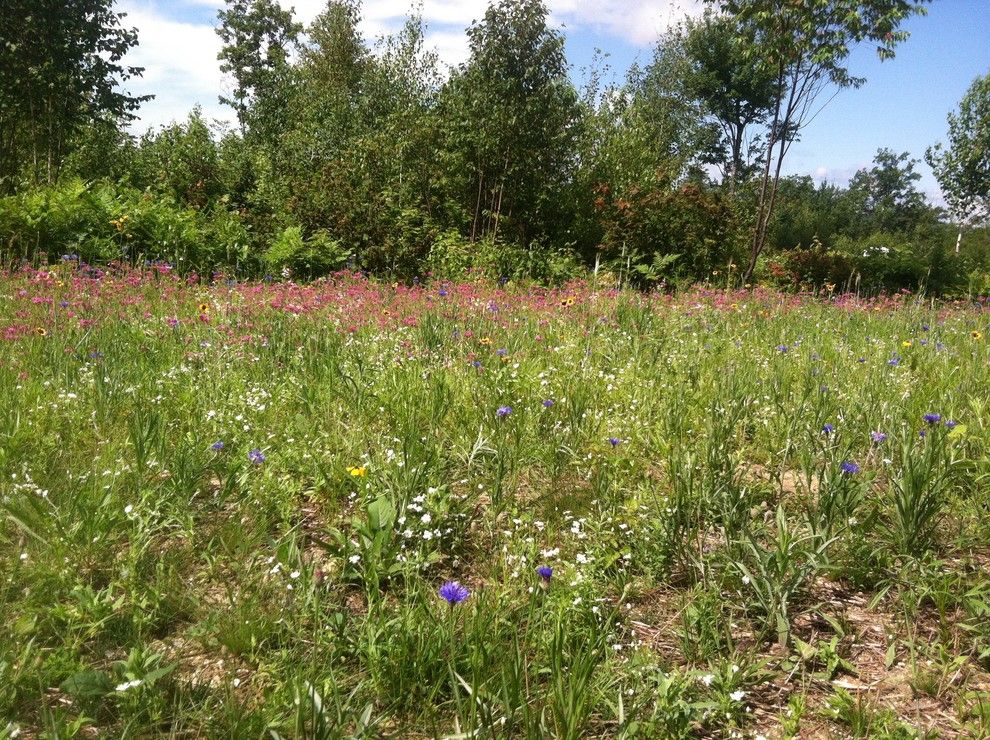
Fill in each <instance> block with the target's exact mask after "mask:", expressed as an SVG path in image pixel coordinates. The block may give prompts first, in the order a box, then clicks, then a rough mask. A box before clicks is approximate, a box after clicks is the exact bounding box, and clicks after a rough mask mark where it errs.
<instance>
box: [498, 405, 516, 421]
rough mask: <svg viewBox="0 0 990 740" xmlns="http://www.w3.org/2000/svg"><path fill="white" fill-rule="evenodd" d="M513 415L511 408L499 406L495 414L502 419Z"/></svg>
mask: <svg viewBox="0 0 990 740" xmlns="http://www.w3.org/2000/svg"><path fill="white" fill-rule="evenodd" d="M511 413H512V407H511V406H499V407H498V411H496V412H495V414H496V415H497V416H498V417H499V418H500V419H504V418H505V417H506V416H508V415H509V414H511Z"/></svg>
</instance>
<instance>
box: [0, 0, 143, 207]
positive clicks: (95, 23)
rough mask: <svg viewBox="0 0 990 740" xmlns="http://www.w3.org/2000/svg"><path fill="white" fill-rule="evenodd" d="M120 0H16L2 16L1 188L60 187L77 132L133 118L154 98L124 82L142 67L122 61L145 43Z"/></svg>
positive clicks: (0, 31)
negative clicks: (128, 23)
mask: <svg viewBox="0 0 990 740" xmlns="http://www.w3.org/2000/svg"><path fill="white" fill-rule="evenodd" d="M124 16H125V14H122V13H118V12H116V10H115V9H114V3H113V2H112V0H82V1H81V2H75V3H72V4H70V5H66V4H65V3H61V2H54V1H52V0H42V1H41V2H39V1H38V0H8V1H7V2H5V3H4V9H3V14H2V16H0V193H6V192H10V191H11V190H13V189H14V188H15V187H16V186H18V185H19V184H20V181H21V178H24V179H25V180H26V181H27V182H28V183H31V184H38V183H48V184H52V183H54V182H55V180H56V179H57V178H58V175H59V172H60V170H61V168H62V165H63V164H64V162H65V159H66V156H67V155H68V153H69V152H70V151H72V149H73V148H74V145H75V144H76V141H75V139H76V137H77V136H78V135H79V134H80V133H81V132H82V131H83V130H84V129H85V128H86V127H87V126H92V125H107V126H116V125H117V124H119V123H120V122H126V121H128V120H130V119H132V118H133V111H134V110H135V109H136V108H137V107H138V105H139V104H140V103H141V102H142V101H144V100H148V99H149V98H148V97H134V96H131V95H128V94H127V93H125V92H122V91H120V90H119V89H118V86H119V85H120V84H121V83H123V82H126V81H127V80H128V79H130V78H132V77H135V76H140V74H141V72H142V69H141V68H140V67H133V66H129V65H124V64H121V61H122V60H123V58H124V55H125V54H126V53H127V51H128V50H129V49H131V48H132V47H134V46H135V45H136V44H137V33H136V32H135V30H134V29H127V28H124V27H122V25H121V20H122V19H123V18H124Z"/></svg>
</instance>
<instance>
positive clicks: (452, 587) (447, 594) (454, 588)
mask: <svg viewBox="0 0 990 740" xmlns="http://www.w3.org/2000/svg"><path fill="white" fill-rule="evenodd" d="M470 595H471V592H470V591H469V590H468V588H467V586H462V585H461V582H460V581H447V582H446V583H445V584H443V585H442V586H441V587H440V598H441V599H443V600H444V601H446V602H447V603H448V604H450V605H451V606H453V605H454V604H460V603H461V602H462V601H464V600H465V599H466V598H467V597H468V596H470Z"/></svg>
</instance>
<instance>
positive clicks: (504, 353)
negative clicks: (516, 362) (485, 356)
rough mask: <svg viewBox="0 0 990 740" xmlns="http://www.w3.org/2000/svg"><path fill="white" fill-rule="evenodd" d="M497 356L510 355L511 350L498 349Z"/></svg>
mask: <svg viewBox="0 0 990 740" xmlns="http://www.w3.org/2000/svg"><path fill="white" fill-rule="evenodd" d="M495 354H497V355H498V356H499V357H505V356H506V355H507V354H509V350H507V349H497V350H495Z"/></svg>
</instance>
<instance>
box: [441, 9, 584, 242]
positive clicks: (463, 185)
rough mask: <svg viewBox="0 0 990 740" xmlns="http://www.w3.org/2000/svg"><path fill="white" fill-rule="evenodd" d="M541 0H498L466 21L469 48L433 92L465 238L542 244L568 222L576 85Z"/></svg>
mask: <svg viewBox="0 0 990 740" xmlns="http://www.w3.org/2000/svg"><path fill="white" fill-rule="evenodd" d="M548 17H549V13H548V10H547V8H546V5H545V4H544V3H543V0H499V1H498V2H495V3H493V4H492V5H491V6H489V8H488V10H487V11H486V12H485V16H484V18H483V19H482V20H480V21H477V22H475V23H474V24H473V25H472V26H471V27H470V28H469V29H468V37H469V41H470V47H471V56H470V58H469V59H468V61H467V62H466V63H465V64H464V65H463V66H462V67H461V68H460V69H458V70H456V71H454V73H453V74H452V76H451V78H450V80H449V82H448V83H447V85H445V86H444V89H443V91H442V93H441V98H440V101H439V110H440V116H441V121H442V125H443V129H442V136H443V137H444V145H443V146H444V154H445V158H447V161H445V162H444V164H445V166H446V168H447V170H448V173H449V175H448V177H450V182H449V185H448V187H450V194H451V197H452V198H453V199H454V201H455V202H457V203H458V204H459V207H460V210H461V211H462V212H463V213H465V214H469V219H470V221H469V222H468V223H465V224H464V225H463V226H464V228H466V230H467V233H469V234H470V235H471V239H472V240H474V239H476V238H480V237H483V236H491V237H492V238H493V239H495V238H498V237H499V235H500V234H501V235H503V236H504V237H506V238H507V240H510V241H513V242H515V243H517V244H520V245H529V244H530V243H531V242H533V241H538V242H541V243H545V242H546V241H547V240H548V239H549V238H551V237H553V236H557V235H559V234H561V233H562V232H563V231H564V230H565V229H566V226H567V223H566V220H564V219H565V213H562V206H563V200H562V197H561V196H562V194H563V192H564V190H565V187H566V184H567V183H568V181H569V180H570V177H571V174H572V172H573V168H574V164H575V156H574V155H575V152H574V141H575V136H576V132H577V122H578V105H577V93H576V91H575V90H574V87H573V85H572V84H571V81H570V78H569V77H568V74H567V61H566V59H565V57H564V39H563V37H562V36H561V35H560V33H559V32H558V31H557V30H555V29H554V28H552V27H551V26H550V25H549V23H548Z"/></svg>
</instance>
